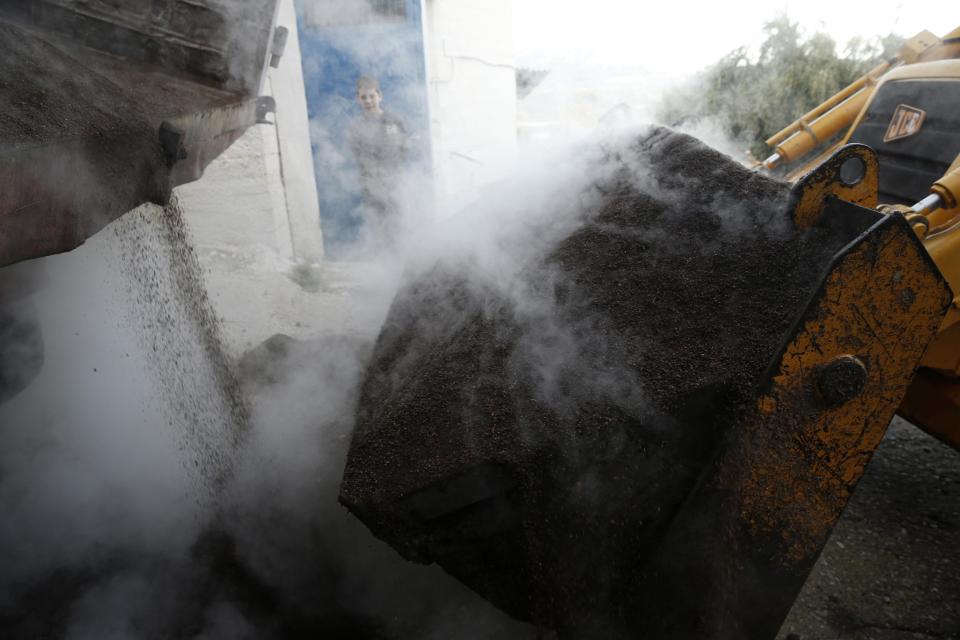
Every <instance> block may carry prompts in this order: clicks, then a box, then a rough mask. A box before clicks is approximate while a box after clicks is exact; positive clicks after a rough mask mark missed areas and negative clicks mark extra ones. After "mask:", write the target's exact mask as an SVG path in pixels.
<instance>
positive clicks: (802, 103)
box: [657, 16, 903, 157]
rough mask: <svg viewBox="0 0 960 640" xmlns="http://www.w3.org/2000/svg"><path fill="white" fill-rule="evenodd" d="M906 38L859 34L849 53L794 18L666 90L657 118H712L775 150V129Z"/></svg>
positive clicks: (734, 134) (753, 146)
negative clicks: (753, 46) (755, 45)
mask: <svg viewBox="0 0 960 640" xmlns="http://www.w3.org/2000/svg"><path fill="white" fill-rule="evenodd" d="M902 42H903V38H900V37H899V36H895V35H892V34H891V35H889V36H885V37H883V38H879V37H878V38H872V39H864V38H855V39H854V40H851V41H850V42H849V43H848V44H847V46H846V48H845V50H844V52H843V55H840V54H838V52H837V45H836V42H834V40H833V39H832V38H831V37H830V36H828V35H826V34H824V33H820V32H817V33H814V34H813V35H811V36H809V37H804V35H803V34H802V33H801V32H800V29H799V25H798V24H797V23H795V22H791V21H790V20H789V19H788V18H787V17H785V16H782V17H779V18H776V19H774V20H772V21H770V22H768V23H766V24H765V25H764V40H763V43H762V44H761V45H760V49H759V52H758V53H757V54H756V55H751V53H750V51H749V49H748V47H741V48H739V49H735V50H734V51H731V52H730V53H728V54H727V55H725V56H724V57H723V58H721V59H720V60H719V61H718V62H717V63H716V64H714V65H712V66H711V67H709V68H707V69H705V70H704V71H703V72H701V73H700V74H698V76H697V77H696V78H695V79H694V80H693V82H691V83H690V84H688V85H686V86H683V87H679V88H677V89H674V90H672V91H670V92H668V93H667V94H665V95H664V97H663V99H662V101H661V104H660V108H659V109H658V113H657V117H658V119H659V120H660V121H661V122H665V123H667V124H670V125H674V126H676V125H679V124H683V123H687V122H691V121H696V120H700V119H703V118H710V119H712V120H713V121H715V122H717V123H718V124H719V125H720V127H721V128H722V129H723V131H724V133H725V134H726V135H727V136H729V137H731V138H733V139H734V140H738V141H741V142H742V143H744V144H745V145H748V146H749V148H750V150H751V152H752V153H753V154H754V155H755V156H757V157H763V156H765V155H766V154H767V152H768V148H767V146H766V145H765V144H764V143H763V141H764V140H766V139H767V138H769V137H770V136H771V135H773V134H774V133H776V132H777V131H779V130H780V129H782V128H783V127H785V126H786V125H788V124H790V123H791V122H793V121H794V120H795V119H796V118H798V117H799V116H801V115H802V114H804V113H806V112H807V111H809V110H810V109H812V108H813V107H815V106H817V105H818V104H820V103H821V102H823V101H824V100H826V99H827V98H829V97H830V96H831V95H833V94H834V93H836V92H837V91H839V90H840V89H842V88H843V87H845V86H846V85H848V84H850V83H851V82H853V81H854V80H856V79H857V78H858V77H860V76H861V75H863V74H864V73H865V72H866V71H868V70H870V68H872V67H873V66H875V65H877V64H878V63H879V62H880V61H882V60H884V59H887V58H889V57H891V56H892V55H893V54H895V53H896V51H897V49H899V47H900V44H901V43H902Z"/></svg>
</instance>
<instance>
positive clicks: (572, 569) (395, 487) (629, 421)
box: [341, 128, 850, 637]
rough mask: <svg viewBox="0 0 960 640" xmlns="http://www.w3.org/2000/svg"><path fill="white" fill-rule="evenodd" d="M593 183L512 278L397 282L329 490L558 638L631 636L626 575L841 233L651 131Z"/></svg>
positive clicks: (677, 138) (614, 152) (736, 171)
mask: <svg viewBox="0 0 960 640" xmlns="http://www.w3.org/2000/svg"><path fill="white" fill-rule="evenodd" d="M595 175H596V176H598V177H597V178H596V179H594V180H593V181H592V183H591V184H588V185H585V187H584V189H585V190H589V191H590V192H591V193H593V194H594V197H592V198H589V199H585V201H586V202H593V203H595V206H592V207H591V209H590V210H589V211H582V212H580V213H579V214H578V215H580V216H582V220H583V223H582V224H581V225H579V226H578V227H576V229H575V230H574V231H573V232H572V233H570V234H568V235H566V236H565V237H562V238H559V239H558V241H557V243H556V245H555V247H553V248H552V250H551V251H549V252H548V253H547V254H546V256H545V257H543V256H538V257H536V258H533V259H532V260H531V261H530V263H529V264H526V265H525V267H524V269H523V270H522V273H521V275H520V276H519V277H518V279H517V282H514V283H510V284H509V285H507V286H500V287H496V286H492V285H491V284H490V283H489V282H485V281H482V280H480V279H478V278H475V277H473V275H472V273H471V270H470V268H469V267H468V266H465V265H464V263H463V262H462V261H461V262H458V263H456V264H453V263H443V264H438V265H437V266H436V267H435V268H433V269H432V270H431V271H429V272H427V273H426V274H424V275H421V276H419V277H418V278H417V279H415V280H414V281H413V282H410V283H409V284H408V285H407V286H406V287H405V288H404V289H403V290H401V292H400V293H399V294H398V296H397V297H396V299H395V301H394V303H393V307H392V308H391V311H390V314H389V317H388V319H387V322H386V324H385V327H384V329H383V331H382V333H381V335H380V338H379V340H378V342H377V345H376V348H375V351H374V354H373V358H372V361H371V364H370V367H369V369H368V371H367V376H366V380H365V383H364V386H363V388H362V391H361V398H360V403H359V412H358V422H357V426H356V431H355V434H354V439H353V442H352V445H351V450H350V453H349V455H348V461H347V468H346V471H345V474H344V479H343V483H342V486H341V501H342V502H343V503H344V504H345V505H346V506H347V507H348V508H349V509H350V510H351V511H353V512H354V513H355V514H356V515H357V516H358V517H359V518H360V519H361V520H363V521H364V523H365V524H367V526H368V527H370V529H371V530H372V531H373V532H374V534H376V535H377V536H378V537H381V538H382V539H384V540H385V541H387V542H388V543H390V544H391V545H392V546H393V547H394V548H396V549H397V550H398V551H399V552H400V553H401V554H403V555H404V556H405V557H407V558H410V559H413V560H416V561H419V562H437V563H439V564H440V565H441V566H442V567H443V568H444V569H445V570H447V571H448V572H449V573H451V574H452V575H454V576H456V577H457V578H459V579H460V580H462V581H463V582H464V583H466V584H467V585H469V586H470V587H471V588H473V589H474V590H476V591H477V592H479V593H480V594H481V595H483V596H484V597H486V598H488V599H489V600H491V601H492V602H494V603H495V604H496V605H498V606H499V607H501V608H502V609H504V610H505V611H507V612H508V613H510V614H511V615H514V616H515V617H518V618H520V619H524V620H530V621H534V622H536V623H538V624H541V625H543V626H547V627H552V628H558V629H561V630H564V631H566V632H568V633H571V634H573V635H572V636H571V637H575V636H576V634H577V633H579V634H581V636H582V637H588V636H591V634H592V635H597V634H600V633H611V634H614V635H616V634H618V633H624V634H628V633H627V631H626V627H627V626H629V623H628V622H627V618H628V615H627V613H626V612H628V611H629V610H630V606H631V604H630V603H631V601H633V599H635V598H637V597H641V596H640V594H637V593H635V591H634V589H633V586H632V584H633V582H634V581H633V580H631V576H636V575H637V573H638V572H640V571H642V568H643V565H644V561H645V559H646V558H647V554H648V552H649V550H650V549H651V547H652V546H653V544H654V543H655V541H656V540H657V539H659V536H660V535H662V532H663V530H664V527H665V526H666V525H667V523H668V522H669V520H670V518H671V516H672V515H673V513H675V510H676V508H677V507H678V505H679V504H680V503H681V501H682V500H683V499H684V497H685V496H686V495H687V494H688V492H689V490H690V488H691V487H692V485H693V483H694V482H695V481H696V478H697V476H698V474H699V472H700V470H701V469H702V468H703V466H704V464H705V462H706V460H707V459H708V458H709V456H710V453H711V452H712V451H713V449H714V447H715V445H716V443H717V440H718V437H719V436H720V435H721V434H722V433H723V431H724V430H725V429H727V428H731V425H732V424H735V420H736V416H737V415H738V411H739V410H740V403H741V402H742V400H743V399H744V398H747V397H749V396H750V394H751V393H752V392H753V390H754V387H755V385H756V382H757V380H758V378H759V377H760V376H761V375H762V374H763V372H764V369H765V368H766V366H767V365H768V363H769V362H770V361H771V360H772V358H774V357H775V356H776V355H777V352H778V350H779V348H780V346H781V344H782V341H783V339H784V338H785V337H786V334H787V332H788V331H789V329H790V326H791V324H792V322H793V320H794V318H796V316H797V315H798V314H799V313H800V311H801V310H802V309H803V306H804V303H805V302H806V300H807V298H808V297H809V296H810V294H811V293H812V291H813V289H814V288H815V286H816V284H817V282H818V280H819V278H820V277H821V275H822V273H823V271H824V269H825V268H826V266H827V264H828V262H829V259H830V257H831V256H832V255H833V254H835V253H836V252H837V250H839V249H840V248H841V247H842V246H843V245H844V244H846V243H847V242H848V241H849V240H850V238H848V237H838V236H837V234H833V233H830V232H828V231H826V230H822V229H811V230H807V231H802V232H801V231H799V230H797V229H796V228H795V227H794V225H793V222H792V219H791V211H790V206H789V190H788V187H787V186H786V185H785V184H782V183H779V182H775V181H773V180H770V179H768V178H765V177H763V176H760V175H757V174H755V173H752V172H750V171H748V170H746V169H744V168H743V167H742V166H740V165H738V164H736V163H735V162H733V161H732V160H730V159H729V158H727V157H725V156H723V155H721V154H719V153H718V152H716V151H714V150H712V149H710V148H708V147H706V146H704V145H703V144H701V143H700V142H698V141H697V140H695V139H693V138H691V137H689V136H685V135H682V134H678V133H675V132H672V131H670V130H667V129H661V128H652V129H650V130H648V131H646V132H644V133H643V134H641V135H640V136H638V137H635V138H632V139H630V140H627V141H621V142H620V143H617V144H615V145H610V146H608V147H607V148H605V149H604V152H603V160H602V161H601V162H600V163H599V166H598V167H597V171H596V172H595ZM518 291H520V292H522V294H521V295H518V294H517V292H518ZM518 301H520V302H521V303H520V304H518ZM591 637H592V636H591Z"/></svg>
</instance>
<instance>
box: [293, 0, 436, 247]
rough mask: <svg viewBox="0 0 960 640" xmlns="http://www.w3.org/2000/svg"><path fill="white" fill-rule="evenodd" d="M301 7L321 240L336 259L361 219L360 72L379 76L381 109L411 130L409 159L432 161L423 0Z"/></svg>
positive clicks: (301, 1)
mask: <svg viewBox="0 0 960 640" xmlns="http://www.w3.org/2000/svg"><path fill="white" fill-rule="evenodd" d="M296 7H297V28H298V30H299V33H300V47H301V55H302V64H303V76H304V84H305V88H306V97H307V110H308V113H309V116H310V142H311V146H312V148H313V158H314V171H315V175H316V181H317V193H318V197H319V199H320V218H321V223H322V226H323V236H324V244H325V245H326V249H327V252H328V255H331V256H334V257H335V256H336V255H337V254H338V253H340V252H342V251H343V249H344V248H346V247H348V246H349V245H350V243H351V242H353V241H354V240H355V239H356V238H357V236H358V234H359V231H360V230H361V226H362V224H363V220H362V217H361V215H360V204H361V197H360V184H359V174H358V170H357V164H356V161H355V160H354V158H353V154H352V152H351V148H350V144H349V140H348V132H349V129H350V123H351V122H352V121H353V119H354V118H356V117H358V116H359V114H360V113H361V109H360V106H359V104H358V103H357V100H356V82H357V79H358V78H359V77H360V76H363V75H369V76H374V77H376V78H377V79H378V80H379V82H380V87H381V90H382V93H383V109H384V110H385V111H389V112H391V113H393V114H394V115H396V116H398V117H399V118H400V119H401V120H402V121H403V123H404V125H405V127H406V128H407V130H408V132H409V133H410V134H411V136H412V141H411V142H412V144H411V150H410V152H409V155H408V159H407V163H408V164H410V165H416V166H419V167H421V168H425V167H429V166H430V135H429V131H430V129H429V115H428V110H427V85H426V64H425V59H424V49H423V27H422V11H421V5H420V0H297V2H296Z"/></svg>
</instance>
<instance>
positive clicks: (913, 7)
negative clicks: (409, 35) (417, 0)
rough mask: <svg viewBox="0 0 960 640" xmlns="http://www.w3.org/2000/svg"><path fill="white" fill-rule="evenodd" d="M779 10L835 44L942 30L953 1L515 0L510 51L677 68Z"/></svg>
mask: <svg viewBox="0 0 960 640" xmlns="http://www.w3.org/2000/svg"><path fill="white" fill-rule="evenodd" d="M585 7H589V10H587V9H585ZM782 13H786V15H787V16H788V17H790V18H791V19H792V20H794V21H796V22H799V23H800V24H801V26H802V27H803V28H805V29H806V30H807V31H808V32H813V31H816V30H820V31H825V32H827V33H829V34H830V35H831V36H833V38H834V39H835V40H837V41H838V43H839V44H840V45H841V46H842V45H843V44H844V43H846V41H847V40H849V39H850V38H852V37H854V36H874V35H885V34H887V33H891V32H894V33H899V34H901V35H905V36H911V35H914V34H915V33H917V32H919V31H922V30H923V29H927V30H929V31H932V32H933V33H934V34H936V35H938V36H942V35H944V34H945V33H947V32H949V31H951V30H952V29H954V28H955V27H957V26H958V25H960V2H958V1H957V0H909V1H905V0H871V1H870V2H863V1H851V0H808V1H806V2H802V3H801V2H777V1H776V0H774V1H772V2H770V1H767V2H764V1H762V0H745V1H734V2H716V3H712V4H710V5H707V3H704V2H702V1H697V0H667V2H663V3H654V2H636V1H631V0H591V2H589V3H585V2H582V1H577V2H574V1H573V0H515V1H514V25H513V28H514V34H513V35H514V53H515V59H516V63H517V65H518V66H521V67H533V68H547V69H549V68H555V67H557V66H558V65H562V64H570V63H576V64H580V65H583V64H587V65H591V66H594V65H595V66H613V67H635V68H637V69H644V70H648V71H652V72H660V73H675V74H678V75H685V74H689V73H692V72H695V71H697V70H699V69H701V68H703V67H706V66H708V65H710V64H711V63H713V62H715V61H716V60H718V59H719V58H720V57H721V56H723V55H724V54H725V53H727V52H729V51H731V50H733V49H735V48H737V47H739V46H742V45H751V44H759V42H760V41H761V40H762V28H763V24H764V22H766V21H768V20H770V19H772V18H774V17H776V16H778V15H780V14H782Z"/></svg>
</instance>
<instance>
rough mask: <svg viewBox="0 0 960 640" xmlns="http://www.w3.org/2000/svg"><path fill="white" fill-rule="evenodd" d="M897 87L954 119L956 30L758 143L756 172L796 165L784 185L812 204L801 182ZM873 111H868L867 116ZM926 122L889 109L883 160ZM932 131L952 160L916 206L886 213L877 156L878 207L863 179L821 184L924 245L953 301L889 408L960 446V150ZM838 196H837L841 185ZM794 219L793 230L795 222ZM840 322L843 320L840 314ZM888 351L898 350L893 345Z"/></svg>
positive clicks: (958, 55)
mask: <svg viewBox="0 0 960 640" xmlns="http://www.w3.org/2000/svg"><path fill="white" fill-rule="evenodd" d="M903 87H908V88H909V90H910V91H913V95H917V92H918V91H919V92H921V95H925V96H928V97H932V98H935V99H936V100H939V102H938V104H939V105H940V106H941V107H943V108H944V109H945V110H947V111H952V112H953V113H960V101H957V100H956V99H955V98H954V97H952V96H954V95H960V93H957V91H956V88H957V87H960V27H958V28H956V29H954V30H953V31H951V32H950V33H948V34H947V35H945V36H944V37H943V38H938V37H936V36H934V35H933V34H932V33H930V32H929V31H924V32H922V33H920V34H918V35H916V36H914V37H913V38H911V39H910V40H908V41H907V42H906V43H905V44H904V46H903V47H902V48H901V50H900V52H899V53H898V54H897V56H896V57H895V58H893V59H892V60H890V61H888V62H884V63H883V64H881V65H879V66H877V67H876V68H874V69H872V70H871V71H870V72H868V73H867V74H865V75H864V76H863V77H861V78H859V79H858V80H857V81H855V82H854V83H852V84H851V85H850V86H848V87H846V88H844V89H843V90H842V91H840V92H838V93H837V94H836V95H834V96H833V97H831V98H830V99H829V100H827V101H826V102H824V103H823V104H821V105H820V106H818V107H817V108H815V109H813V110H812V111H810V112H809V113H807V114H804V116H802V117H801V118H799V119H798V120H796V121H795V122H793V123H791V124H790V125H789V126H788V127H786V128H785V129H783V130H782V131H780V132H778V133H777V134H776V135H774V136H772V137H771V138H769V139H768V140H767V144H768V145H770V146H771V147H772V149H773V154H772V155H771V156H770V157H769V158H767V160H766V161H764V163H763V166H764V167H766V168H767V169H771V168H774V167H782V166H784V165H788V164H790V163H797V166H796V167H794V168H792V169H791V170H790V171H789V173H788V174H787V176H786V177H787V180H788V181H790V182H794V183H797V182H801V181H802V182H803V183H804V185H803V187H804V188H803V189H802V193H803V196H802V197H804V198H808V199H810V200H811V202H817V201H820V199H821V198H822V197H823V194H821V193H818V189H820V187H818V186H817V183H816V181H809V180H805V178H806V177H807V176H808V174H810V173H811V172H812V171H814V170H815V169H816V167H818V166H820V165H822V164H823V162H824V161H826V160H827V159H828V158H830V157H832V156H833V155H834V154H835V153H836V152H837V151H838V149H840V148H842V147H844V146H845V145H848V144H849V143H851V142H857V141H859V140H858V137H859V138H862V137H863V135H862V132H861V131H860V130H861V126H862V125H863V124H864V123H865V122H866V121H867V120H869V117H870V114H871V107H872V106H874V105H875V103H876V102H877V101H878V100H882V99H883V96H884V95H885V94H887V95H889V94H891V93H893V92H894V91H897V90H899V91H901V93H902V92H903ZM888 89H889V90H888ZM944 101H946V102H944ZM944 105H945V106H944ZM876 111H877V110H876V109H874V113H875V112H876ZM926 116H927V113H926V111H925V110H923V109H920V108H916V107H915V106H914V105H910V104H906V103H905V104H898V105H897V107H896V110H895V112H894V113H893V117H892V118H890V120H889V125H888V126H887V131H886V133H885V135H884V137H883V142H884V143H888V144H889V157H895V156H896V155H897V154H898V153H899V150H900V149H901V148H902V146H901V147H898V146H897V145H898V144H901V145H904V143H902V142H900V140H901V139H904V140H906V139H909V138H910V136H912V135H914V134H915V133H916V132H917V131H919V130H920V129H921V128H922V127H923V125H924V119H925V117H926ZM874 126H876V125H874ZM928 135H932V134H928ZM937 135H940V136H942V140H939V141H938V142H939V145H935V146H939V148H938V150H937V153H952V154H953V158H954V159H953V161H952V163H950V166H949V168H948V169H947V170H946V172H944V173H943V175H942V176H941V177H939V178H938V179H933V180H931V181H930V183H929V185H927V192H926V193H918V194H916V198H917V202H916V204H913V206H912V207H911V206H909V205H905V204H904V203H903V202H900V203H897V204H896V206H893V207H887V208H885V207H884V206H883V205H887V204H891V203H888V202H884V198H883V193H882V191H883V186H882V182H883V176H884V161H885V160H884V153H883V152H882V151H881V152H880V153H879V154H878V156H877V161H878V162H879V164H880V166H879V172H877V173H875V172H873V171H868V172H867V173H868V178H869V176H876V175H879V181H880V183H881V185H880V191H881V195H880V198H879V202H877V201H876V200H873V201H871V199H870V194H871V193H872V194H874V196H875V195H876V193H877V184H867V183H868V182H869V181H870V180H865V181H864V182H863V183H861V184H860V185H858V188H857V189H847V190H846V191H844V192H840V191H837V188H836V185H833V186H831V185H827V187H823V188H828V187H829V188H831V189H833V190H834V195H835V196H836V197H839V198H841V199H843V200H846V201H848V202H853V203H856V204H859V205H860V206H865V207H871V208H872V207H877V206H878V205H880V209H881V211H897V212H899V213H903V214H906V218H907V220H908V221H909V222H910V223H911V224H912V226H913V229H914V231H915V232H916V233H917V235H918V237H919V238H920V239H921V241H922V242H923V246H924V248H925V249H926V251H927V252H928V254H929V255H930V257H931V258H932V259H933V261H934V263H935V264H936V265H937V268H938V269H939V270H940V272H941V274H942V275H943V277H944V279H945V280H946V281H947V283H949V285H950V287H951V288H952V289H953V291H954V294H955V297H954V298H953V302H952V304H951V305H950V307H949V309H948V311H947V313H946V315H945V316H944V317H943V319H942V321H941V323H940V328H939V330H938V332H937V334H936V336H935V337H934V339H933V340H932V342H931V343H930V345H929V346H928V347H927V349H926V350H925V351H924V353H923V356H922V357H921V358H920V360H919V361H918V363H917V366H918V370H917V373H916V375H915V376H914V378H913V381H912V382H911V385H910V386H909V388H908V389H907V391H906V394H905V396H904V398H903V401H902V403H901V405H900V407H899V409H898V412H899V413H900V414H901V415H903V416H904V417H906V418H907V419H909V420H911V421H912V422H913V423H914V424H916V425H917V426H920V427H922V428H923V429H925V430H926V431H928V432H930V433H931V434H933V435H935V436H936V437H938V438H940V439H942V440H944V441H946V442H948V443H949V444H951V445H953V446H954V447H956V448H960V148H952V149H950V148H946V147H949V146H958V145H957V142H956V141H957V139H958V138H960V127H957V126H955V125H953V124H951V125H949V126H948V127H947V130H946V131H944V130H942V129H938V133H937ZM898 136H899V137H898ZM904 146H905V145H904ZM921 160H923V158H921ZM948 162H949V161H948ZM941 166H942V165H941ZM871 179H872V178H871ZM840 190H841V191H843V187H842V184H841V186H840ZM925 196H926V197H925ZM805 210H806V211H809V215H811V216H815V215H816V213H815V212H816V207H815V206H814V205H810V206H807V207H804V206H802V203H801V206H800V207H798V210H797V211H798V216H802V215H803V211H805ZM798 222H800V223H801V224H802V221H801V220H798ZM889 313H897V310H896V309H895V308H891V309H890V311H889ZM839 321H841V322H842V318H841V319H840V320H839ZM888 346H889V347H890V348H891V349H895V348H897V345H896V344H891V345H888Z"/></svg>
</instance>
